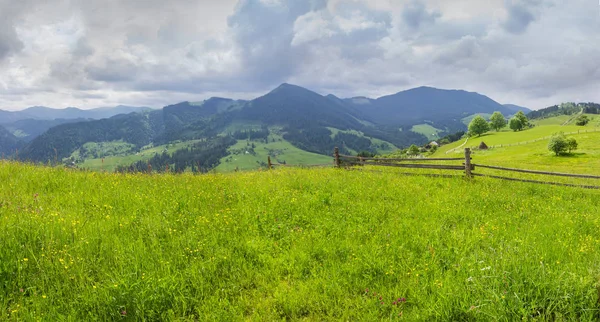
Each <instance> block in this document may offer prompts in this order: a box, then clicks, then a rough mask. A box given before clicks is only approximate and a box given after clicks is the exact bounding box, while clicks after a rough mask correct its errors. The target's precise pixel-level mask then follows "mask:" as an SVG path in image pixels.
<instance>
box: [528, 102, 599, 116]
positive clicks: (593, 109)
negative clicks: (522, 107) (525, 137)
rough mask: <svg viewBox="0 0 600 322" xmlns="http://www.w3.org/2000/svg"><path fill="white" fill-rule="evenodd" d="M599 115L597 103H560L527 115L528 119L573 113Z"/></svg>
mask: <svg viewBox="0 0 600 322" xmlns="http://www.w3.org/2000/svg"><path fill="white" fill-rule="evenodd" d="M580 112H582V113H587V114H600V104H597V103H572V102H568V103H562V104H560V105H553V106H550V107H546V108H543V109H540V110H537V111H532V112H530V113H529V114H527V117H528V118H530V119H538V118H546V117H552V116H557V115H572V114H575V113H580Z"/></svg>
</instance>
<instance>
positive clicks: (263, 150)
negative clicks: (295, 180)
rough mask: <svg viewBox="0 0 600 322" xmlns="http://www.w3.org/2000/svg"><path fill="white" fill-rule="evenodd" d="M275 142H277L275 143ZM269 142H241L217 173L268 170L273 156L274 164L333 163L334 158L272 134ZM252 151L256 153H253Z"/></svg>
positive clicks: (231, 150) (222, 161) (223, 161)
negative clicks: (268, 162) (309, 150)
mask: <svg viewBox="0 0 600 322" xmlns="http://www.w3.org/2000/svg"><path fill="white" fill-rule="evenodd" d="M273 140H275V141H274V142H273ZM268 141H269V143H264V142H263V141H250V142H248V141H246V140H239V141H238V142H237V143H236V144H235V145H233V146H232V147H230V148H229V151H230V153H231V154H230V155H228V156H226V157H224V158H222V159H221V164H219V166H218V167H217V168H216V171H217V172H232V171H234V170H235V169H238V170H240V171H243V170H255V169H258V168H260V167H261V166H262V167H263V168H266V166H264V165H266V163H267V158H268V156H269V155H272V156H273V157H272V162H273V164H277V163H279V162H284V161H285V163H286V164H294V165H298V164H325V163H332V162H333V161H332V159H333V158H332V157H329V156H325V155H320V154H316V153H310V152H307V151H304V150H300V149H298V148H297V147H295V146H293V145H292V144H291V143H289V142H288V141H285V140H283V138H282V137H281V136H280V135H277V134H270V135H269V139H268ZM252 145H254V148H252V149H250V148H251V147H252ZM252 151H254V152H253V153H252Z"/></svg>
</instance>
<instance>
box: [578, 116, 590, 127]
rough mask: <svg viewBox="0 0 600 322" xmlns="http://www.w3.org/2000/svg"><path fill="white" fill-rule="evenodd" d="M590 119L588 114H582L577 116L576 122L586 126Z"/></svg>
mask: <svg viewBox="0 0 600 322" xmlns="http://www.w3.org/2000/svg"><path fill="white" fill-rule="evenodd" d="M589 121H590V120H589V119H588V117H587V115H580V116H578V117H577V120H576V121H575V124H576V125H579V126H584V125H586V124H588V122H589Z"/></svg>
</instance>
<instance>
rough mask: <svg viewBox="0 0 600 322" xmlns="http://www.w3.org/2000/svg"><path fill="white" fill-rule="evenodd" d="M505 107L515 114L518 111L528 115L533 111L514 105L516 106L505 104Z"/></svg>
mask: <svg viewBox="0 0 600 322" xmlns="http://www.w3.org/2000/svg"><path fill="white" fill-rule="evenodd" d="M504 107H506V108H507V109H509V110H511V111H512V112H513V113H517V112H518V111H521V112H523V113H525V114H527V113H529V112H531V109H528V108H527V107H523V106H519V105H514V104H504Z"/></svg>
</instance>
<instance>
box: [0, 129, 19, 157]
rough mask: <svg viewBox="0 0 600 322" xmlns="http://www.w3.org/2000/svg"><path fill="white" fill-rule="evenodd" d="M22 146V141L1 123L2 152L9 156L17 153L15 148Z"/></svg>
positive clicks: (0, 139) (0, 148)
mask: <svg viewBox="0 0 600 322" xmlns="http://www.w3.org/2000/svg"><path fill="white" fill-rule="evenodd" d="M21 146H22V142H20V141H19V139H18V138H17V137H15V136H14V135H13V134H12V133H10V132H9V131H8V130H7V129H5V128H4V127H2V126H1V125H0V154H2V155H3V156H5V157H8V156H9V155H12V154H15V150H16V149H18V148H20V147H21Z"/></svg>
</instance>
